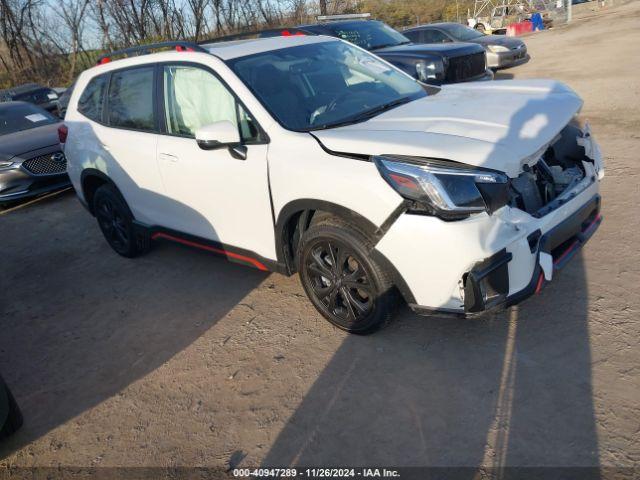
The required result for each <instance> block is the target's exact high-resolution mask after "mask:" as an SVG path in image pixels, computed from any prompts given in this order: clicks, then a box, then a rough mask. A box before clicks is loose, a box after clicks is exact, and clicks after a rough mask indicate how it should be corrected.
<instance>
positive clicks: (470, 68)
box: [208, 19, 493, 85]
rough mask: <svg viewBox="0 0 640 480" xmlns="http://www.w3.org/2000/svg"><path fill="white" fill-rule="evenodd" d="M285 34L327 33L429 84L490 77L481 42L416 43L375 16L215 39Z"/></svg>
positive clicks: (488, 78) (489, 78)
mask: <svg viewBox="0 0 640 480" xmlns="http://www.w3.org/2000/svg"><path fill="white" fill-rule="evenodd" d="M289 35H328V36H331V37H338V38H341V39H343V40H347V41H349V42H351V43H354V44H356V45H358V46H359V47H361V48H364V49H366V50H369V51H370V52H372V53H375V54H376V55H378V56H379V57H381V58H383V59H384V60H386V61H388V62H389V63H391V64H393V65H395V66H396V67H398V68H400V69H402V70H403V71H405V72H406V73H408V74H409V75H411V76H413V77H415V78H417V79H419V80H421V81H422V82H425V83H429V84H432V85H441V84H443V83H458V82H469V81H475V80H492V79H493V72H492V71H491V70H489V69H488V68H487V61H486V53H485V50H484V48H483V47H482V46H480V45H477V44H473V43H458V42H454V43H446V44H416V43H412V42H411V40H409V39H408V38H407V37H405V36H404V35H402V34H401V33H400V32H398V31H396V30H394V29H393V28H391V27H390V26H389V25H387V24H386V23H384V22H381V21H378V20H364V19H363V20H353V19H349V20H331V21H323V22H320V23H315V24H309V25H299V26H297V27H290V28H277V29H270V30H262V31H259V32H253V33H243V34H239V35H232V36H229V37H223V38H219V39H216V40H215V41H224V40H236V39H242V38H262V37H275V36H289ZM210 42H211V41H208V43H210Z"/></svg>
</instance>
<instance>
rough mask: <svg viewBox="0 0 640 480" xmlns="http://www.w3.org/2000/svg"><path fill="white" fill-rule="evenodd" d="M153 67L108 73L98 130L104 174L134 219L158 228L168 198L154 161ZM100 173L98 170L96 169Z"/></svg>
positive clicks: (155, 124)
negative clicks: (107, 84)
mask: <svg viewBox="0 0 640 480" xmlns="http://www.w3.org/2000/svg"><path fill="white" fill-rule="evenodd" d="M155 74H156V66H155V65H153V64H147V65H142V66H136V67H133V68H126V69H122V70H115V71H113V72H112V73H111V77H110V81H109V90H108V94H107V98H106V108H105V113H104V116H103V121H104V123H105V124H106V126H105V127H104V128H100V137H101V141H102V145H103V148H104V155H105V157H106V158H105V159H104V166H102V165H98V167H99V168H100V167H104V168H105V169H106V172H105V173H106V174H107V175H108V176H109V177H110V178H111V179H113V181H114V182H115V183H116V185H117V186H118V188H119V189H120V191H121V192H122V194H123V195H124V197H125V200H126V201H127V204H128V205H129V207H130V208H131V210H132V212H133V214H134V216H135V217H136V219H137V220H139V221H141V222H144V223H146V224H151V225H153V224H156V223H157V222H159V221H160V220H161V219H162V218H163V212H164V208H165V205H164V204H165V203H166V198H165V197H164V192H163V187H162V180H161V178H160V173H159V172H158V166H157V163H156V148H157V144H158V111H157V106H156V102H155V84H156V82H155ZM100 169H102V168H100Z"/></svg>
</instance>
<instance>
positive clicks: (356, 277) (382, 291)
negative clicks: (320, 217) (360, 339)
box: [298, 221, 396, 334]
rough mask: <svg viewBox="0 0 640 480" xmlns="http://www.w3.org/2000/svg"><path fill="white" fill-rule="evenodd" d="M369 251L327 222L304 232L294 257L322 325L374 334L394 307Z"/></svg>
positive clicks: (350, 232) (353, 234)
mask: <svg viewBox="0 0 640 480" xmlns="http://www.w3.org/2000/svg"><path fill="white" fill-rule="evenodd" d="M369 251H370V246H369V243H368V241H367V240H366V238H365V237H364V235H362V234H360V233H359V232H358V231H356V230H354V229H351V228H349V227H348V226H347V225H344V224H342V223H340V222H335V221H332V222H329V223H323V224H319V225H314V226H312V227H310V228H309V230H307V231H306V232H305V233H304V235H303V237H302V241H301V245H300V249H299V253H298V266H299V270H300V279H301V281H302V285H303V287H304V289H305V291H306V293H307V295H308V296H309V299H310V300H311V302H312V303H313V305H314V306H315V307H316V309H317V310H318V311H319V312H320V313H321V314H322V315H323V316H324V317H325V318H326V319H327V320H329V321H330V322H331V323H332V324H334V325H335V326H337V327H338V328H341V329H343V330H346V331H348V332H351V333H360V334H364V333H369V332H372V331H373V330H376V329H377V328H378V327H380V326H381V325H382V324H383V323H385V321H387V320H389V319H390V317H391V314H392V313H393V307H394V306H395V299H396V295H395V292H394V289H393V284H392V282H391V280H390V276H389V274H388V272H386V271H385V269H384V268H382V267H381V266H380V265H378V264H377V263H376V262H375V261H374V260H373V259H371V258H370V256H369V254H368V252H369Z"/></svg>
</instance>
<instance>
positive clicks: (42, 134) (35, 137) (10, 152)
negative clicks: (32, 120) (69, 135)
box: [0, 123, 60, 160]
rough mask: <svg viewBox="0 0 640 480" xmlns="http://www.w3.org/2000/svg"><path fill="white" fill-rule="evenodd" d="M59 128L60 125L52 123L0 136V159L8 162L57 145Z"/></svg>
mask: <svg viewBox="0 0 640 480" xmlns="http://www.w3.org/2000/svg"><path fill="white" fill-rule="evenodd" d="M59 126H60V123H53V124H51V125H43V126H42V127H36V128H30V129H29V130H23V131H21V132H16V133H10V134H8V135H2V136H0V158H1V159H3V160H9V159H11V158H13V157H15V156H17V155H24V154H27V153H29V152H31V151H34V150H39V149H41V148H45V147H49V146H51V145H56V144H58V143H59V142H60V140H58V127H59Z"/></svg>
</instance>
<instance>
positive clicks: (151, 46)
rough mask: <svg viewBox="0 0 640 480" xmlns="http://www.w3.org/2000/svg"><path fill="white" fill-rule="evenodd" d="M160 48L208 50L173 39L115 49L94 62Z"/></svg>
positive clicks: (148, 52)
mask: <svg viewBox="0 0 640 480" xmlns="http://www.w3.org/2000/svg"><path fill="white" fill-rule="evenodd" d="M162 48H175V49H176V50H177V51H178V52H202V53H209V51H208V50H207V49H205V48H202V47H201V46H200V45H198V44H197V43H193V42H185V41H175V42H173V41H172V42H160V43H149V44H147V45H137V46H135V47H129V48H124V49H122V50H115V51H113V52H109V53H105V54H104V55H101V56H100V57H99V58H98V61H97V62H96V64H97V65H103V64H105V63H109V62H110V61H111V60H112V58H111V57H115V56H119V55H124V56H125V57H134V56H138V55H148V54H150V53H152V52H151V50H159V49H162Z"/></svg>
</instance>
